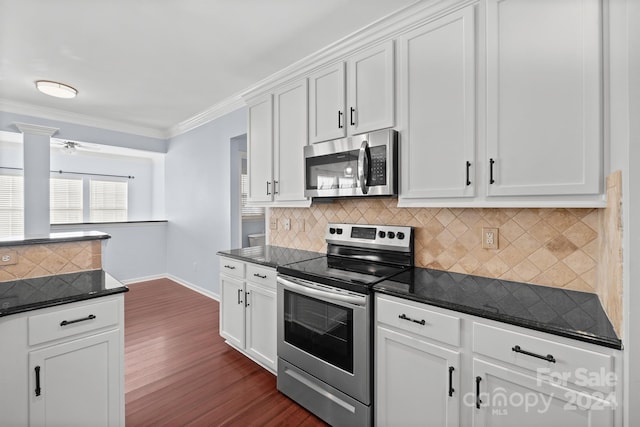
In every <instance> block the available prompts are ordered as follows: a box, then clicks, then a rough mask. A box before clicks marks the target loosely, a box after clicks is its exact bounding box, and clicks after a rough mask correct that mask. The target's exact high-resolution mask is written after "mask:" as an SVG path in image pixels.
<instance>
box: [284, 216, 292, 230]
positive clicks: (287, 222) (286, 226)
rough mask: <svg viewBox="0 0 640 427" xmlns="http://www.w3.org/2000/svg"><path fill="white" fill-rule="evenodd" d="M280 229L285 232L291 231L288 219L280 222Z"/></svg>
mask: <svg viewBox="0 0 640 427" xmlns="http://www.w3.org/2000/svg"><path fill="white" fill-rule="evenodd" d="M282 228H284V229H285V230H287V231H288V230H291V220H290V219H289V218H284V219H283V220H282Z"/></svg>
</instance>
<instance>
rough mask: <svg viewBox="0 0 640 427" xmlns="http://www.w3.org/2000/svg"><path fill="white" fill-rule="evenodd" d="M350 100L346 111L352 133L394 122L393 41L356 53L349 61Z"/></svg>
mask: <svg viewBox="0 0 640 427" xmlns="http://www.w3.org/2000/svg"><path fill="white" fill-rule="evenodd" d="M348 71H349V103H348V110H347V111H346V116H347V124H348V126H349V133H350V134H352V135H355V134H359V133H364V132H369V131H372V130H377V129H385V128H389V127H392V126H393V125H394V119H395V112H394V110H395V108H394V107H395V102H394V98H395V91H394V81H395V79H394V49H393V42H392V41H389V42H387V43H384V44H381V45H380V46H376V47H374V48H371V49H368V50H366V51H364V52H362V53H359V54H357V55H354V56H352V57H351V58H350V59H349V63H348Z"/></svg>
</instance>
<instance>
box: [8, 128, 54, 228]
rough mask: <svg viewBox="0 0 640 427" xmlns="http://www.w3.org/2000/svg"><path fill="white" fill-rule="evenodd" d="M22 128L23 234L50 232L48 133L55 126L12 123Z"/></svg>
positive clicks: (51, 131)
mask: <svg viewBox="0 0 640 427" xmlns="http://www.w3.org/2000/svg"><path fill="white" fill-rule="evenodd" d="M14 124H15V125H16V127H17V128H18V129H19V130H20V132H22V145H23V155H24V159H23V162H24V165H23V167H24V237H25V238H34V237H46V236H49V233H50V230H51V226H50V223H49V174H50V173H49V171H50V169H51V166H50V153H51V149H50V144H51V136H53V134H55V133H56V132H57V131H58V129H56V128H51V127H46V126H37V125H31V124H27V123H14Z"/></svg>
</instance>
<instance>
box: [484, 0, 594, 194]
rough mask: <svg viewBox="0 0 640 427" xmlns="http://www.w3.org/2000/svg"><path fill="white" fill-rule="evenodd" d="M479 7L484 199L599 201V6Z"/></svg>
mask: <svg viewBox="0 0 640 427" xmlns="http://www.w3.org/2000/svg"><path fill="white" fill-rule="evenodd" d="M487 7H488V9H487V149H488V153H487V159H486V161H487V162H488V164H487V166H488V169H489V174H488V175H489V176H488V181H489V182H488V183H487V184H488V190H487V191H488V195H491V196H493V195H561V194H576V195H580V194H598V193H600V192H601V191H602V179H603V178H602V174H603V172H602V168H603V166H602V150H603V144H602V95H601V92H602V75H601V69H602V46H601V44H602V24H601V20H602V11H601V2H600V1H599V0H563V1H530V0H489V1H488V3H487Z"/></svg>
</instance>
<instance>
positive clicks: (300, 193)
mask: <svg viewBox="0 0 640 427" xmlns="http://www.w3.org/2000/svg"><path fill="white" fill-rule="evenodd" d="M274 98H275V100H274V110H275V111H274V122H275V126H274V135H275V137H274V159H273V163H274V168H273V169H274V174H273V176H274V192H275V194H274V200H277V201H297V200H306V198H305V196H304V152H303V150H304V146H305V145H307V140H308V126H307V123H308V116H307V108H308V102H307V98H308V96H307V79H304V80H302V81H300V82H298V83H296V84H293V85H291V86H288V87H286V88H284V89H281V90H279V91H278V92H276V93H275V94H274Z"/></svg>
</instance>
